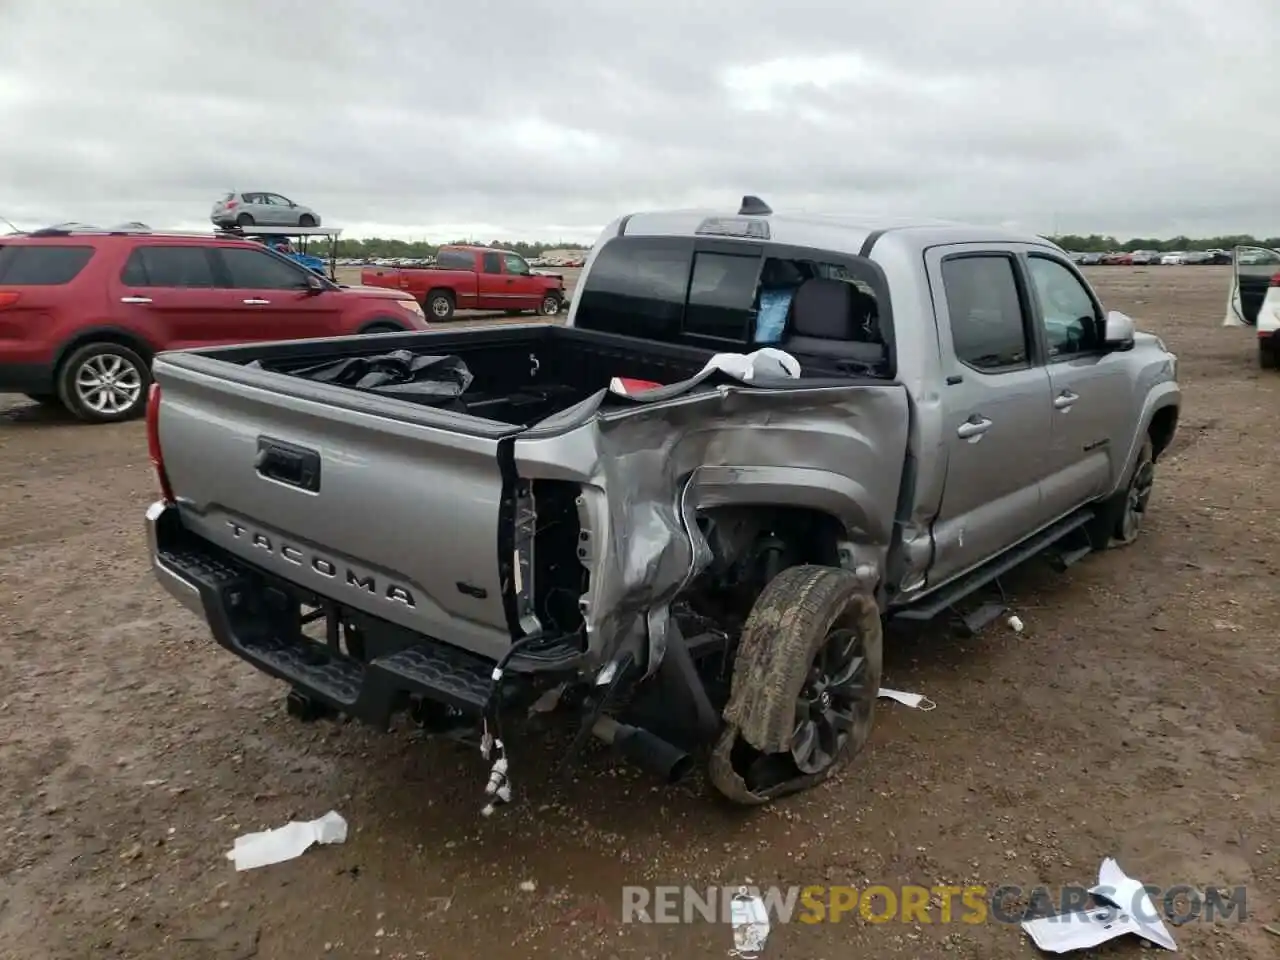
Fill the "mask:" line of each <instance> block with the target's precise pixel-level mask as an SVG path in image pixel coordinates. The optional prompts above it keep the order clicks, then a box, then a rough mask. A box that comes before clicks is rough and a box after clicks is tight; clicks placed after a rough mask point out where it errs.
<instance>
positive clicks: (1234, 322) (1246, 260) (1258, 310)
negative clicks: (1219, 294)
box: [1222, 246, 1280, 330]
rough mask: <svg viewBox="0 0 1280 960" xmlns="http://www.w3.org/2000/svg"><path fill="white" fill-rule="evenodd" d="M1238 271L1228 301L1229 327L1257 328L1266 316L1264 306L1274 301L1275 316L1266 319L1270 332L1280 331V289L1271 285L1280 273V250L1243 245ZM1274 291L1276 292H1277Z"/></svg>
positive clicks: (1237, 256)
mask: <svg viewBox="0 0 1280 960" xmlns="http://www.w3.org/2000/svg"><path fill="white" fill-rule="evenodd" d="M1234 260H1235V271H1234V276H1233V278H1232V284H1231V295H1230V296H1229V297H1228V299H1227V314H1226V318H1225V319H1224V320H1223V324H1222V325H1223V326H1226V327H1239V326H1246V327H1257V326H1258V318H1259V316H1261V315H1262V313H1263V305H1264V304H1266V303H1267V301H1268V298H1269V297H1270V298H1271V302H1270V304H1268V309H1269V310H1270V311H1271V312H1272V314H1273V315H1272V316H1268V317H1267V319H1266V326H1265V329H1266V330H1275V329H1277V328H1280V314H1275V313H1274V310H1280V288H1273V287H1272V286H1271V281H1272V278H1274V277H1275V276H1276V275H1277V274H1280V251H1276V250H1270V249H1268V248H1267V247H1247V246H1241V247H1236V249H1235V256H1234ZM1273 291H1274V292H1273Z"/></svg>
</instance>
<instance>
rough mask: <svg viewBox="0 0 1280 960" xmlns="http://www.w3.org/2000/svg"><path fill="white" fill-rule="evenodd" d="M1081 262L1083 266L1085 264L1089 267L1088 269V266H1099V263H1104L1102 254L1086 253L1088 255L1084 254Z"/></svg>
mask: <svg viewBox="0 0 1280 960" xmlns="http://www.w3.org/2000/svg"><path fill="white" fill-rule="evenodd" d="M1080 262H1081V263H1082V264H1084V265H1085V266H1087V267H1088V266H1096V265H1097V264H1099V263H1101V262H1102V254H1100V253H1086V254H1084V255H1083V256H1082V257H1081V258H1080Z"/></svg>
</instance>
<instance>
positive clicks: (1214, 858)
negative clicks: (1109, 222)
mask: <svg viewBox="0 0 1280 960" xmlns="http://www.w3.org/2000/svg"><path fill="white" fill-rule="evenodd" d="M1091 277H1092V278H1093V280H1094V281H1095V282H1096V283H1097V285H1098V287H1099V289H1100V291H1101V293H1102V294H1103V296H1104V298H1105V299H1106V301H1107V303H1108V305H1109V306H1111V307H1114V308H1117V309H1121V310H1125V311H1127V312H1130V313H1132V314H1133V315H1134V316H1135V317H1137V318H1139V320H1140V321H1141V323H1142V326H1143V328H1144V329H1148V330H1151V331H1153V332H1157V333H1159V334H1161V335H1162V336H1163V337H1165V338H1166V340H1167V342H1168V343H1169V344H1170V346H1171V347H1172V348H1173V349H1174V350H1176V351H1177V352H1178V353H1179V355H1180V358H1181V360H1180V363H1181V367H1180V376H1181V379H1182V382H1183V388H1184V391H1185V406H1184V413H1183V422H1182V426H1181V430H1180V433H1179V436H1178V439H1177V441H1176V443H1175V446H1174V447H1173V449H1172V451H1171V453H1170V454H1169V455H1168V456H1167V457H1166V459H1165V460H1164V461H1163V462H1162V466H1161V469H1160V470H1159V477H1158V480H1157V485H1156V494H1155V498H1154V505H1153V511H1154V513H1153V515H1152V517H1151V520H1150V521H1149V526H1148V528H1147V531H1146V533H1145V534H1144V537H1143V539H1142V540H1141V541H1140V542H1139V543H1138V544H1137V545H1135V546H1134V547H1133V548H1130V549H1127V550H1121V551H1114V552H1110V553H1107V554H1105V555H1099V556H1094V557H1090V558H1088V559H1086V560H1085V561H1084V562H1083V563H1081V564H1079V565H1077V566H1076V567H1074V568H1072V570H1071V571H1070V572H1069V573H1068V574H1066V575H1064V576H1058V575H1056V574H1053V573H1051V572H1050V571H1049V570H1048V569H1047V567H1046V566H1045V565H1043V564H1032V565H1029V566H1028V567H1027V568H1025V569H1023V570H1022V571H1020V572H1018V573H1017V574H1015V575H1014V576H1013V577H1011V578H1010V579H1009V580H1008V581H1007V584H1006V585H1007V586H1008V588H1009V589H1010V595H1011V598H1012V606H1013V609H1014V610H1015V611H1016V612H1017V613H1018V614H1019V616H1020V617H1021V618H1022V620H1024V621H1025V623H1026V625H1027V628H1026V631H1025V633H1023V634H1022V635H1016V634H1014V633H1013V632H1012V631H1011V630H1009V629H1008V628H1007V627H1005V626H1004V625H1003V624H997V625H995V626H992V627H990V628H988V630H987V631H986V632H984V634H982V635H981V636H980V637H978V638H976V639H973V640H962V639H960V638H958V637H955V636H950V635H948V632H947V630H946V629H945V628H943V627H932V628H928V629H925V630H922V631H917V632H913V633H903V634H895V635H894V637H893V640H892V642H891V643H890V644H889V645H888V646H887V663H886V684H887V685H889V686H892V687H895V688H899V689H905V690H913V691H921V692H924V693H927V694H928V695H929V696H930V697H932V698H933V699H934V700H935V701H937V704H938V707H937V709H936V710H935V711H933V712H919V711H913V710H909V709H906V708H904V707H901V706H898V705H894V704H886V705H885V706H884V709H883V710H882V711H881V713H880V715H879V721H878V724H877V726H876V729H875V731H874V733H873V735H872V740H871V744H870V746H869V747H868V749H867V751H866V752H865V753H864V754H863V755H862V757H861V758H860V761H859V762H858V763H857V764H856V765H854V766H852V767H850V768H849V769H847V770H846V771H845V772H844V774H843V775H842V776H841V777H840V778H839V779H837V780H834V781H833V782H831V783H829V784H827V785H826V786H825V787H823V788H822V789H819V790H817V791H815V792H812V793H809V794H807V795H804V796H801V797H797V798H793V799H791V800H788V801H785V802H782V803H779V804H778V805H776V806H774V807H772V808H770V809H767V810H764V811H757V812H754V813H749V814H745V815H744V814H743V813H742V812H741V811H735V810H726V809H724V808H723V807H722V806H721V805H719V804H717V803H716V802H714V801H713V800H711V799H710V798H709V797H708V796H707V794H705V793H704V792H702V789H701V787H700V786H699V785H698V784H691V785H688V786H682V787H680V788H675V789H666V788H655V787H653V785H652V784H651V783H650V782H649V781H648V780H646V779H644V778H643V777H642V776H637V775H635V774H633V773H632V772H631V771H630V770H627V769H625V768H621V767H617V766H614V765H612V764H610V763H608V762H607V761H606V760H604V759H603V758H600V757H595V758H593V759H592V760H591V762H589V763H587V764H586V765H585V766H583V767H581V768H580V769H579V771H578V773H577V775H576V778H575V779H573V780H571V781H569V782H567V783H566V782H563V781H560V780H558V779H553V778H551V776H550V772H549V769H550V763H551V761H552V760H553V759H554V758H555V756H556V750H557V746H556V745H555V744H548V743H547V742H545V741H542V740H538V739H534V740H531V741H527V742H522V743H517V744H516V752H515V753H514V757H515V762H516V764H517V765H518V766H517V767H516V768H515V773H516V776H517V778H518V789H519V792H520V795H521V802H520V803H518V804H514V805H512V806H511V807H508V808H506V810H505V811H503V812H502V813H501V814H500V815H499V816H497V817H495V818H493V819H492V820H481V818H480V817H479V816H478V809H479V807H480V797H479V793H480V789H481V786H482V778H483V776H484V771H483V769H482V763H481V761H480V760H479V758H478V757H477V756H475V755H473V754H472V753H470V752H467V751H464V750H463V749H462V748H460V747H458V746H455V745H450V744H440V743H431V742H422V741H419V740H415V739H414V738H413V737H412V736H411V735H410V733H409V732H408V731H406V730H402V731H398V732H395V733H393V734H391V735H380V734H377V733H374V732H371V731H369V730H366V729H361V728H357V727H354V726H345V725H331V724H319V725H313V726H305V725H301V724H299V723H297V722H295V721H293V720H291V719H290V718H288V717H287V716H286V715H285V713H284V704H283V693H284V691H283V689H282V687H281V686H280V685H278V684H277V683H275V682H273V681H269V680H267V679H265V678H264V677H262V676H260V675H259V674H257V673H256V672H254V671H253V670H252V669H251V668H249V667H248V666H247V665H244V664H242V663H240V662H239V661H237V660H235V659H234V658H232V657H230V656H229V655H226V654H224V653H223V652H222V651H221V650H220V649H219V648H217V647H216V646H215V645H214V644H213V643H212V641H211V640H209V639H208V637H207V634H206V630H205V628H204V627H203V626H202V624H200V623H198V622H197V621H196V620H195V619H194V618H193V617H192V616H191V615H190V614H188V613H186V612H185V611H184V610H182V609H181V608H180V607H178V605H177V604H176V603H174V602H171V601H170V600H168V599H167V597H165V596H163V595H162V594H161V592H160V590H159V588H158V587H157V586H156V585H155V584H154V583H153V580H152V577H151V574H150V572H149V569H148V558H147V556H146V553H145V547H144V538H143V530H142V512H143V510H144V509H145V507H146V505H147V504H148V503H149V502H150V501H151V500H152V499H154V494H155V487H154V482H153V479H152V474H151V470H150V466H149V464H148V462H147V455H146V445H145V440H144V435H143V427H142V425H141V424H139V423H132V424H125V425H119V426H110V427H85V426H81V425H78V424H75V423H73V422H71V421H70V420H69V419H68V418H66V417H64V416H58V415H52V414H49V413H47V412H44V411H42V410H38V409H37V408H36V407H35V406H32V405H29V404H28V403H27V402H26V401H25V400H22V399H17V398H0V638H2V642H0V771H2V775H0V832H2V833H3V843H2V844H0V956H3V957H13V958H23V960H43V958H82V957H164V958H201V960H203V958H209V960H215V958H216V960H233V958H234V960H241V958H248V957H262V958H276V957H279V958H308V960H309V958H316V957H324V956H333V957H375V956H380V957H383V958H387V960H390V958H411V957H433V958H453V957H458V958H463V957H472V958H474V957H480V956H485V957H488V958H492V960H505V958H513V960H514V958H528V957H531V956H553V955H554V956H556V957H563V958H570V957H579V956H580V957H587V958H602V960H607V958H613V957H619V958H631V957H635V958H641V957H648V958H658V957H667V958H685V957H691V958H692V957H697V958H707V957H716V956H724V955H725V953H726V951H727V950H728V949H729V947H730V946H731V937H730V933H729V931H728V929H727V928H726V927H724V926H719V925H711V924H706V923H701V922H699V923H695V924H692V925H637V924H629V925H623V924H620V923H619V917H620V914H621V904H622V898H621V887H622V885H624V884H627V883H637V884H678V883H689V884H693V885H695V886H699V887H703V886H707V885H712V884H717V885H718V884H736V883H739V882H747V881H748V878H749V880H750V881H753V882H755V883H758V884H769V883H778V884H823V883H850V884H855V885H859V886H863V885H866V884H867V883H882V884H888V885H891V886H892V885H897V884H908V883H916V884H925V885H932V884H937V883H944V882H949V883H957V884H960V883H966V882H979V883H985V884H988V885H992V886H995V885H998V884H1001V883H1016V884H1021V885H1023V886H1025V887H1030V886H1035V885H1037V884H1046V885H1050V886H1054V885H1059V884H1075V883H1085V884H1089V883H1092V882H1093V881H1094V879H1095V877H1096V874H1097V869H1098V864H1099V861H1100V860H1101V859H1102V858H1103V857H1104V856H1109V855H1113V856H1116V857H1118V858H1119V860H1120V863H1121V864H1122V865H1123V866H1124V867H1125V869H1126V870H1127V871H1128V872H1129V873H1130V874H1132V875H1134V876H1137V877H1139V878H1141V879H1143V880H1145V881H1147V882H1149V883H1153V884H1158V885H1161V886H1162V887H1168V886H1171V885H1174V884H1179V883H1190V884H1195V885H1199V886H1208V885H1219V886H1225V887H1235V886H1237V885H1246V886H1247V887H1248V898H1249V899H1248V909H1249V916H1248V919H1247V920H1246V921H1245V922H1244V923H1237V922H1229V923H1225V924H1219V925H1216V926H1212V925H1208V924H1204V923H1190V924H1187V925H1185V926H1181V927H1179V928H1177V929H1176V931H1175V935H1176V936H1177V938H1178V940H1179V946H1180V949H1181V951H1182V952H1183V953H1185V954H1187V955H1189V956H1192V957H1200V958H1205V957H1229V958H1232V960H1247V958H1264V957H1266V958H1274V957H1276V956H1277V948H1278V947H1280V938H1277V937H1276V936H1272V935H1271V934H1270V933H1268V932H1266V931H1264V929H1263V925H1264V924H1265V923H1270V924H1272V925H1275V924H1277V906H1276V904H1277V900H1278V899H1280V831H1278V825H1280V816H1278V814H1277V807H1278V805H1280V802H1278V800H1277V798H1278V797H1280V777H1278V776H1277V770H1278V769H1280V767H1278V766H1277V760H1278V759H1280V734H1278V731H1277V726H1278V725H1277V719H1278V704H1280V700H1278V699H1277V697H1276V690H1277V674H1278V671H1277V637H1278V636H1280V631H1278V630H1277V628H1276V624H1277V622H1278V620H1280V616H1278V614H1280V610H1278V609H1277V602H1276V591H1275V581H1276V576H1277V574H1278V573H1280V570H1278V569H1277V565H1278V563H1280V545H1278V540H1280V536H1278V528H1277V524H1276V522H1275V519H1274V518H1275V515H1276V514H1277V513H1278V512H1280V485H1277V484H1276V483H1275V482H1274V478H1273V477H1272V476H1271V474H1270V469H1269V468H1270V466H1271V465H1272V464H1273V463H1274V462H1275V453H1274V451H1275V449H1276V447H1275V439H1274V433H1273V431H1272V428H1271V427H1268V426H1267V424H1268V423H1270V422H1271V418H1272V417H1273V416H1274V415H1275V411H1276V410H1277V409H1280V377H1277V376H1275V375H1270V376H1264V375H1260V373H1259V371H1258V370H1257V367H1256V360H1255V356H1254V349H1253V342H1252V338H1251V336H1250V334H1249V332H1248V331H1241V330H1234V329H1232V330H1224V329H1223V328H1222V327H1221V326H1220V324H1221V318H1222V307H1223V301H1224V299H1225V295H1226V286H1227V284H1228V283H1229V270H1226V269H1223V268H1213V267H1185V268H1180V267H1165V268H1151V269H1147V268H1122V267H1113V268H1107V267H1103V268H1096V269H1093V270H1092V273H1091ZM331 808H332V809H336V810H338V811H340V812H341V813H342V814H343V815H344V816H346V817H347V819H348V821H349V822H350V824H351V829H352V833H351V836H350V839H349V840H348V842H347V843H346V844H345V845H343V846H339V847H329V848H322V849H318V850H313V851H311V852H309V853H308V854H307V855H305V856H304V857H302V858H300V859H298V860H296V861H294V862H291V863H288V864H284V865H279V866H276V867H269V868H265V869H263V870H260V871H251V872H248V873H244V874H237V873H236V872H235V871H234V870H233V869H232V867H231V865H230V864H229V863H228V862H227V861H226V860H225V859H224V858H223V854H224V853H225V851H226V850H228V849H229V848H230V846H231V843H232V840H233V838H234V837H235V836H237V835H238V834H240V833H243V832H246V831H249V830H255V829H260V828H263V827H267V826H275V825H279V824H282V823H284V822H286V821H287V820H289V819H291V818H303V819H310V818H312V817H316V816H319V815H321V814H323V813H324V812H325V811H327V810H329V809H331ZM525 881H532V882H533V883H534V884H535V885H536V886H535V888H534V889H533V890H529V889H527V888H528V886H529V885H528V884H527V883H525ZM522 885H523V887H524V889H522ZM1138 953H1139V944H1138V943H1137V942H1136V941H1129V940H1126V941H1124V942H1122V943H1121V944H1119V945H1114V944H1113V945H1111V946H1109V947H1107V948H1104V950H1103V954H1105V955H1107V956H1121V955H1127V956H1136V955H1138ZM1035 955H1036V951H1035V948H1034V947H1033V946H1032V945H1031V944H1030V943H1029V941H1028V940H1027V939H1026V937H1025V936H1024V935H1023V934H1022V932H1021V931H1020V930H1019V929H1018V928H1017V927H1011V926H1005V925H1000V924H987V925H983V926H963V925H955V924H953V925H944V924H941V923H932V924H902V923H897V922H894V923H886V924H878V925H877V924H872V923H868V922H865V921H863V920H861V919H859V918H857V917H856V916H855V917H851V918H848V919H846V920H845V922H843V923H840V924H822V925H816V926H810V925H801V924H792V925H788V926H779V927H775V929H774V931H773V933H772V935H771V937H770V940H769V946H768V951H767V953H766V957H769V958H804V960H824V958H825V960H848V958H853V957H875V958H877V960H882V958H899V957H900V958H911V960H916V958H929V957H944V956H945V957H958V958H969V957H972V958H979V957H981V958H988V960H1004V958H1014V957H1033V956H1035Z"/></svg>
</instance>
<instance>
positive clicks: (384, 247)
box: [337, 237, 587, 259]
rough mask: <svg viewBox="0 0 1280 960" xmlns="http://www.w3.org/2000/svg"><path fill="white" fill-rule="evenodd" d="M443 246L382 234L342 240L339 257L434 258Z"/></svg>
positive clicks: (529, 249)
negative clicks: (395, 238) (389, 238)
mask: <svg viewBox="0 0 1280 960" xmlns="http://www.w3.org/2000/svg"><path fill="white" fill-rule="evenodd" d="M453 243H464V244H468V245H473V246H482V247H493V248H495V249H500V250H510V251H512V252H514V253H518V254H520V255H521V256H522V257H537V256H541V255H542V253H543V251H545V250H586V249H587V248H586V247H584V246H583V245H582V244H580V243H561V242H559V241H557V242H556V243H525V242H524V241H523V240H521V241H519V242H516V243H501V242H498V241H494V242H493V243H479V244H477V243H476V242H475V241H472V240H454V241H453ZM441 246H449V244H435V243H427V242H426V241H424V240H387V239H385V238H383V237H367V238H365V239H364V240H346V239H343V240H339V241H338V253H337V255H338V256H339V257H353V258H359V259H370V258H375V257H406V258H409V259H422V258H423V257H434V256H435V255H436V251H437V250H439V249H440V247H441Z"/></svg>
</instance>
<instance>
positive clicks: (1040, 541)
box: [889, 509, 1094, 620]
mask: <svg viewBox="0 0 1280 960" xmlns="http://www.w3.org/2000/svg"><path fill="white" fill-rule="evenodd" d="M1093 517H1094V513H1093V511H1092V510H1090V509H1085V510H1080V511H1078V512H1077V513H1073V514H1071V516H1069V517H1064V518H1063V519H1061V520H1059V521H1058V522H1057V523H1054V524H1051V525H1050V526H1048V527H1045V528H1044V529H1043V530H1041V531H1040V532H1039V533H1037V534H1035V535H1034V536H1032V537H1029V538H1027V539H1026V540H1024V541H1022V543H1020V544H1018V545H1017V546H1016V547H1013V548H1012V549H1010V550H1008V551H1006V552H1005V553H1002V554H1000V555H999V556H998V557H996V558H994V559H992V560H988V561H987V562H986V563H984V564H983V565H982V566H980V567H977V568H976V569H974V570H970V571H969V572H968V573H966V574H965V575H964V576H962V577H959V578H957V579H955V580H953V581H952V582H951V583H948V584H946V585H945V586H943V587H939V588H938V589H937V590H936V591H935V592H933V593H930V594H928V595H926V596H923V597H921V598H920V600H919V601H918V602H916V603H913V604H911V605H910V606H907V607H904V608H903V609H901V610H894V611H891V612H890V614H889V615H890V616H891V617H893V618H894V619H897V620H932V619H933V618H934V617H936V616H937V615H938V614H940V613H942V612H943V611H945V610H948V609H950V608H951V607H952V606H954V605H955V604H956V603H958V602H959V601H961V600H963V599H964V598H965V597H967V596H969V595H970V594H971V593H973V592H974V591H976V590H980V589H982V588H983V587H985V586H986V585H987V584H989V583H991V582H992V581H993V580H995V579H997V578H999V577H1002V576H1004V575H1005V574H1006V573H1008V572H1009V571H1010V570H1012V569H1013V568H1014V567H1016V566H1018V565H1019V564H1022V563H1025V562H1026V561H1028V560H1030V559H1031V558H1032V557H1034V556H1036V555H1038V554H1040V553H1043V552H1044V551H1045V549H1046V548H1048V547H1050V546H1052V545H1053V544H1055V543H1057V542H1058V541H1059V540H1061V539H1062V538H1063V537H1065V536H1066V535H1067V534H1069V533H1072V532H1074V531H1076V530H1079V529H1080V528H1081V527H1083V526H1084V525H1085V524H1087V523H1088V522H1089V521H1090V520H1092V519H1093ZM1080 556H1084V554H1080ZM1076 559H1079V557H1077V558H1076ZM1073 562H1074V561H1073ZM998 615H999V614H997V616H998Z"/></svg>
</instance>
